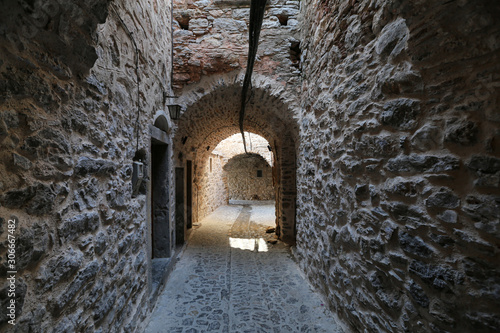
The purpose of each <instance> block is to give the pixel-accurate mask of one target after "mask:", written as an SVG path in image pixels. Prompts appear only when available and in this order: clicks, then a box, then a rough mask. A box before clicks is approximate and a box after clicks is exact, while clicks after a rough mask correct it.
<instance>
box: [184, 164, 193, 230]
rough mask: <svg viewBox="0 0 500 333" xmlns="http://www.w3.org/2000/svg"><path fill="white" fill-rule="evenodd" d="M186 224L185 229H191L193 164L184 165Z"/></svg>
mask: <svg viewBox="0 0 500 333" xmlns="http://www.w3.org/2000/svg"><path fill="white" fill-rule="evenodd" d="M186 224H187V228H188V229H190V228H192V227H193V162H192V161H189V160H188V161H187V164H186Z"/></svg>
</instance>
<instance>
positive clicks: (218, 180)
mask: <svg viewBox="0 0 500 333" xmlns="http://www.w3.org/2000/svg"><path fill="white" fill-rule="evenodd" d="M204 162H205V163H200V164H198V165H197V168H200V167H201V170H199V171H198V170H197V172H196V173H195V175H196V177H199V179H196V178H195V180H194V183H195V184H196V188H195V189H196V191H195V192H194V198H193V200H196V201H195V202H194V203H193V207H194V208H193V209H194V211H195V221H200V220H201V219H202V218H203V217H205V216H207V215H208V214H210V213H211V212H213V211H214V210H216V209H217V208H218V207H220V206H222V205H224V204H227V203H228V189H227V179H226V175H225V174H224V172H223V165H224V160H223V158H222V157H220V156H218V155H215V154H210V155H209V158H208V159H206V160H205V161H204Z"/></svg>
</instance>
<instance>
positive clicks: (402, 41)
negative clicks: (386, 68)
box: [375, 18, 410, 58]
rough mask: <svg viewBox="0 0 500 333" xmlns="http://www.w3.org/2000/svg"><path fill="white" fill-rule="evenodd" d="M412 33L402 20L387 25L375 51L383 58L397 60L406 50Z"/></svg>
mask: <svg viewBox="0 0 500 333" xmlns="http://www.w3.org/2000/svg"><path fill="white" fill-rule="evenodd" d="M409 35H410V31H409V30H408V27H407V26H406V21H405V20H404V19H402V18H399V19H397V20H396V21H394V22H391V23H389V24H387V25H386V26H385V27H384V28H383V29H382V31H381V33H380V37H379V38H378V40H377V42H376V44H375V51H376V52H377V53H378V54H379V55H382V56H385V57H391V58H395V57H397V56H398V55H400V54H401V52H402V51H403V50H404V49H405V48H406V45H407V41H408V38H409Z"/></svg>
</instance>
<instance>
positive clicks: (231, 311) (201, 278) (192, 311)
mask: <svg viewBox="0 0 500 333" xmlns="http://www.w3.org/2000/svg"><path fill="white" fill-rule="evenodd" d="M270 213H271V214H270ZM272 213H274V210H273V207H272V206H270V205H267V206H250V205H245V206H241V205H230V206H223V207H220V208H219V209H217V210H216V211H215V212H214V213H213V214H211V215H209V216H208V217H207V218H206V219H204V220H203V221H202V222H201V226H200V227H199V228H198V229H197V230H195V231H194V233H193V235H192V237H191V239H190V242H189V245H188V247H187V248H186V250H185V253H184V254H183V256H182V257H181V259H180V260H179V262H178V263H177V266H176V268H175V270H174V272H173V273H172V275H171V277H170V279H169V281H168V282H167V285H166V286H165V290H164V292H163V294H162V295H161V296H160V298H159V300H158V303H157V306H156V309H155V311H154V312H153V315H152V318H151V321H150V323H149V326H148V327H147V329H146V332H147V333H157V332H169V333H174V332H175V333H181V332H191V333H194V332H200V333H201V332H234V333H236V332H241V333H243V332H248V333H250V332H266V333H267V332H275V333H278V332H332V333H333V332H342V330H341V329H340V327H339V326H338V325H337V324H336V322H335V321H334V319H333V315H332V314H331V313H329V312H328V310H327V309H326V308H325V307H324V306H323V303H322V301H321V299H320V298H319V296H318V295H316V294H315V293H314V292H313V291H312V290H311V287H310V286H309V284H308V283H307V282H306V281H305V280H304V278H303V276H302V275H301V273H300V271H299V269H298V267H297V265H296V264H295V262H293V260H292V259H291V257H290V253H289V250H288V248H287V246H285V245H284V244H283V243H281V242H278V243H277V244H276V245H271V244H269V243H267V240H271V239H274V236H273V235H272V234H267V233H266V232H265V231H266V227H268V226H269V225H271V224H272V221H273V218H274V216H273V215H272ZM230 237H232V238H233V239H234V238H237V239H245V240H248V242H251V241H252V239H257V237H259V238H262V239H264V240H265V241H264V242H263V241H261V242H259V248H258V249H259V251H262V250H265V247H266V246H264V249H263V244H267V247H268V250H269V251H268V252H258V251H257V250H254V251H250V250H241V249H238V248H234V247H231V246H230ZM243 242H244V243H245V241H243Z"/></svg>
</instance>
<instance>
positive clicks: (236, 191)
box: [224, 153, 274, 200]
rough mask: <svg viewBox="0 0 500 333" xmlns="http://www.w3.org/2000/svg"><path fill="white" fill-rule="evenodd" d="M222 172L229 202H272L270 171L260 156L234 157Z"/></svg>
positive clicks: (243, 155) (245, 155) (272, 190)
mask: <svg viewBox="0 0 500 333" xmlns="http://www.w3.org/2000/svg"><path fill="white" fill-rule="evenodd" d="M224 172H225V173H226V178H227V185H228V191H229V200H274V189H273V177H272V169H271V167H270V165H269V164H268V163H267V161H266V160H265V159H264V158H263V157H262V156H261V155H259V154H252V153H250V154H240V155H236V156H234V157H233V158H231V159H230V160H229V161H228V162H227V164H226V165H225V166H224Z"/></svg>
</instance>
